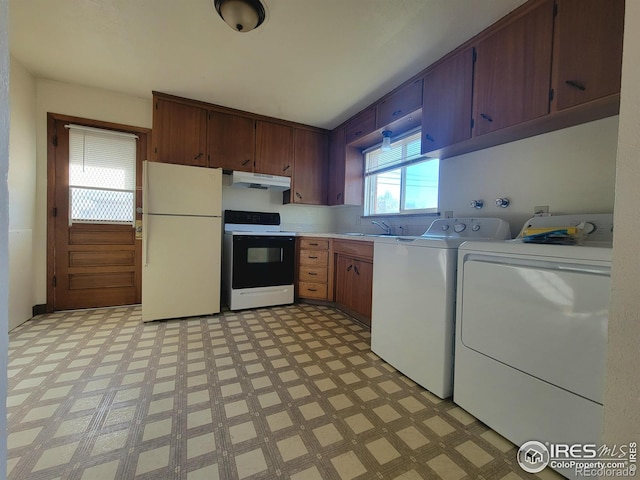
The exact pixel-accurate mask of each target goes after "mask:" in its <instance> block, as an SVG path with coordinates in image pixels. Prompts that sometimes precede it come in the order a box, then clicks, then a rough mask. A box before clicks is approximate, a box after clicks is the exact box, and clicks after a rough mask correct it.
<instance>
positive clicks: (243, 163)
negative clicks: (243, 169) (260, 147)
mask: <svg viewBox="0 0 640 480" xmlns="http://www.w3.org/2000/svg"><path fill="white" fill-rule="evenodd" d="M250 161H251V159H250V158H248V159H246V160H245V161H244V162H242V165H246V164H247V163H249V162H250Z"/></svg>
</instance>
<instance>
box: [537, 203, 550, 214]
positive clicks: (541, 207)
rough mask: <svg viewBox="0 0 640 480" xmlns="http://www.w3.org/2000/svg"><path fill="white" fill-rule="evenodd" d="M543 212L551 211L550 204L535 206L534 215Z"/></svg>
mask: <svg viewBox="0 0 640 480" xmlns="http://www.w3.org/2000/svg"><path fill="white" fill-rule="evenodd" d="M541 213H549V205H536V206H535V207H533V214H534V215H539V214H541Z"/></svg>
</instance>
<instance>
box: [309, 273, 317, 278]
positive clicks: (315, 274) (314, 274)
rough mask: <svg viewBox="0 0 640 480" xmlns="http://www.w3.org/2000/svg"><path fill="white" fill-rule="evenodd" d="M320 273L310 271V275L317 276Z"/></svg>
mask: <svg viewBox="0 0 640 480" xmlns="http://www.w3.org/2000/svg"><path fill="white" fill-rule="evenodd" d="M317 275H318V272H309V276H311V277H315V276H317Z"/></svg>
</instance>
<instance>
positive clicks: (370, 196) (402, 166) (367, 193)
mask: <svg viewBox="0 0 640 480" xmlns="http://www.w3.org/2000/svg"><path fill="white" fill-rule="evenodd" d="M413 136H416V137H417V138H418V139H420V141H422V129H421V128H417V129H413V130H410V131H408V132H405V133H404V134H402V135H399V136H398V137H396V138H393V139H392V141H391V145H392V147H393V145H394V143H398V142H401V141H405V140H406V139H407V138H409V137H413ZM381 146H382V143H378V144H376V145H374V146H371V147H369V148H367V149H365V150H363V151H362V155H363V160H364V172H363V177H364V178H363V180H364V189H363V190H364V202H363V203H364V205H363V210H364V212H363V217H390V216H408V215H433V216H437V215H440V212H439V208H440V205H439V189H440V164H439V162H440V159H439V158H433V157H428V156H426V155H424V154H420V155H419V156H418V157H414V158H411V159H409V160H406V161H401V162H399V163H397V164H394V165H391V166H389V167H382V168H379V169H378V170H374V171H372V172H367V170H368V168H367V156H368V154H370V153H372V152H374V151H377V150H380V148H381ZM429 161H437V162H438V199H437V205H436V206H435V207H433V208H420V209H417V208H412V209H407V208H405V200H406V191H407V168H408V167H410V166H414V165H419V164H421V163H424V162H429ZM395 170H399V171H400V195H399V204H398V211H396V212H385V213H376V212H375V211H373V210H374V209H373V208H372V205H375V189H374V188H372V187H371V182H370V180H369V178H370V177H373V176H376V175H379V174H382V173H385V172H392V171H395Z"/></svg>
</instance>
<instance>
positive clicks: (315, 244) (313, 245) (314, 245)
mask: <svg viewBox="0 0 640 480" xmlns="http://www.w3.org/2000/svg"><path fill="white" fill-rule="evenodd" d="M309 245H311V246H312V247H317V246H318V244H317V243H310V244H309Z"/></svg>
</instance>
